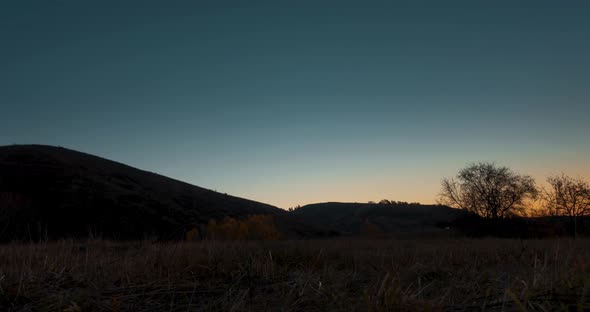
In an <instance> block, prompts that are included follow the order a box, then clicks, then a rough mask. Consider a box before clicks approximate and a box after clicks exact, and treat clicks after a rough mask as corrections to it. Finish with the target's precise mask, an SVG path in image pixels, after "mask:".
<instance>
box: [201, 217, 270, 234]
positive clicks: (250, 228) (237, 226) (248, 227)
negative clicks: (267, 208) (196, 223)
mask: <svg viewBox="0 0 590 312" xmlns="http://www.w3.org/2000/svg"><path fill="white" fill-rule="evenodd" d="M279 236H280V235H279V231H278V229H277V227H276V226H275V223H274V219H273V217H272V216H269V215H251V216H248V217H247V218H246V219H245V220H241V221H238V220H236V219H234V218H230V217H226V218H224V219H223V220H222V221H221V222H219V223H217V222H216V221H215V220H211V221H209V224H208V225H207V238H209V239H221V240H246V239H257V240H276V239H279Z"/></svg>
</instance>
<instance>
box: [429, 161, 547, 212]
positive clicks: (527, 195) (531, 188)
mask: <svg viewBox="0 0 590 312" xmlns="http://www.w3.org/2000/svg"><path fill="white" fill-rule="evenodd" d="M537 195H538V190H537V187H536V185H535V181H534V180H533V178H531V177H530V176H527V175H519V174H517V173H515V172H513V171H512V170H510V169H509V168H508V167H500V166H496V165H495V164H493V163H485V162H481V163H475V164H472V165H470V166H468V167H466V168H464V169H461V171H459V173H458V174H457V176H456V178H444V179H443V181H442V191H441V193H440V197H439V203H440V204H443V205H448V206H450V207H454V208H461V209H465V210H467V211H470V212H473V213H476V214H478V215H479V216H482V217H484V218H490V219H502V218H506V217H510V216H514V215H519V214H523V213H524V210H525V203H526V200H528V199H534V198H536V197H537Z"/></svg>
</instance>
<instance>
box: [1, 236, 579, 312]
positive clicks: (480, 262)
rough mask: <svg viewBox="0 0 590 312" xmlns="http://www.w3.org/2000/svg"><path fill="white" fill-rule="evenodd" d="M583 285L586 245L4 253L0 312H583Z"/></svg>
mask: <svg viewBox="0 0 590 312" xmlns="http://www.w3.org/2000/svg"><path fill="white" fill-rule="evenodd" d="M589 283H590V240H578V241H573V240H544V241H519V240H498V239H483V240H475V239H473V240H468V239H458V240H451V239H446V240H393V241H392V240H388V241H385V240H376V241H368V240H357V241H344V240H333V241H328V240H325V241H319V240H316V241H274V242H244V241H241V242H212V241H209V242H207V241H205V242H194V243H169V244H160V243H155V244H154V243H150V242H138V243H114V242H106V241H90V242H72V241H62V242H51V243H42V244H30V245H29V244H11V245H4V246H2V248H0V309H1V310H8V311H70V312H72V311H262V310H275V311H390V310H434V311H439V310H441V311H445V310H453V311H461V310H507V311H511V310H517V311H555V310H562V311H563V310H577V311H582V310H586V309H590V299H589V296H588V294H587V292H588V288H589V286H590V285H589Z"/></svg>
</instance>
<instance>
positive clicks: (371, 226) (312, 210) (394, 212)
mask: <svg viewBox="0 0 590 312" xmlns="http://www.w3.org/2000/svg"><path fill="white" fill-rule="evenodd" d="M291 214H293V215H294V216H297V217H299V218H301V219H302V220H304V221H305V222H306V223H308V224H310V225H313V226H320V225H321V226H323V228H324V229H325V230H329V231H336V232H339V233H341V234H345V235H346V234H350V235H358V234H363V232H367V231H368V232H373V234H374V233H375V232H379V233H403V234H416V233H420V232H432V231H440V230H442V229H444V227H446V225H448V224H450V223H451V222H453V221H455V220H457V219H459V218H461V217H463V216H465V212H463V211H462V210H458V209H453V208H449V207H446V206H439V205H420V204H407V203H389V204H368V203H337V202H329V203H320V204H311V205H307V206H303V207H301V208H298V209H296V210H295V211H293V212H292V213H291Z"/></svg>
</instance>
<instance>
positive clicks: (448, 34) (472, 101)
mask: <svg viewBox="0 0 590 312" xmlns="http://www.w3.org/2000/svg"><path fill="white" fill-rule="evenodd" d="M0 26H1V27H0V36H1V48H0V83H1V86H0V88H1V91H0V145H7V144H13V143H18V144H28V143H40V144H50V145H60V146H64V147H68V148H73V149H76V150H81V151H84V152H88V153H92V154H96V155H99V156H103V157H107V158H109V159H113V160H117V161H120V162H124V163H127V164H130V165H133V166H136V167H139V168H142V169H146V170H149V171H154V172H157V173H161V174H164V175H167V176H170V177H174V178H177V179H180V180H184V181H187V182H189V183H193V184H195V185H199V186H203V187H207V188H211V189H216V190H218V191H220V192H227V193H230V194H234V195H237V196H242V197H247V198H251V199H255V200H258V201H263V202H267V203H270V204H274V205H277V206H279V207H282V208H287V207H290V206H295V205H303V204H307V203H312V202H319V201H361V202H362V201H367V200H379V199H382V198H388V199H394V200H404V201H420V202H424V203H432V202H434V201H435V198H436V195H437V193H438V190H439V185H440V179H441V178H442V177H444V176H450V175H454V174H455V173H456V172H457V170H458V169H460V168H461V167H463V166H465V165H466V164H468V163H469V162H473V161H496V162H497V163H498V164H502V165H508V166H511V167H513V168H514V169H515V170H516V171H518V172H522V173H529V174H531V175H533V176H534V177H536V178H537V179H539V180H543V179H544V178H545V177H546V176H547V175H549V174H555V173H559V172H561V171H563V172H566V173H569V174H573V175H578V174H580V175H584V176H586V177H590V164H589V159H590V157H589V156H590V139H589V137H590V115H589V113H590V73H589V69H590V2H588V1H539V0H535V1H355V2H352V1H279V0H273V1H182V2H181V1H159V2H154V1H79V0H75V1H24V0H23V1H2V2H1V3H0Z"/></svg>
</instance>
